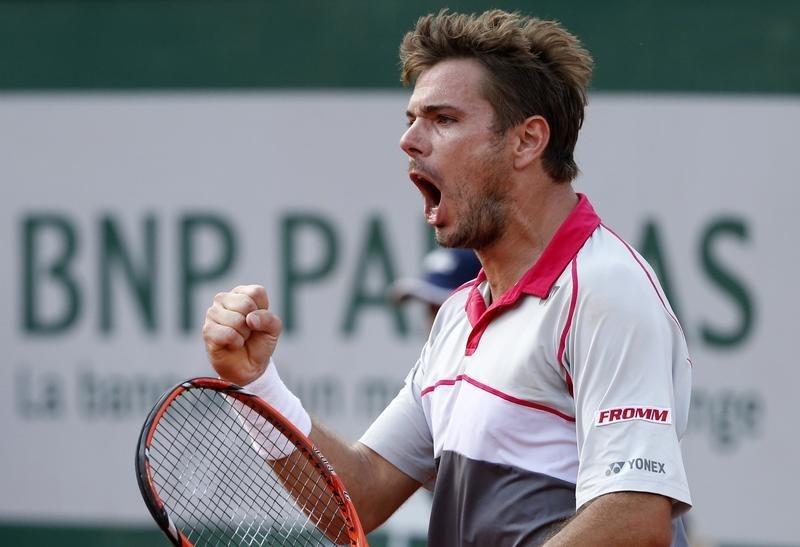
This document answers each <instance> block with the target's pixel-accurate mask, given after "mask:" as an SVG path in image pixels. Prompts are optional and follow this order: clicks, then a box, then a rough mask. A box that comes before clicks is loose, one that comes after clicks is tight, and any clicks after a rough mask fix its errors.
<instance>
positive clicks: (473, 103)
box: [400, 59, 512, 250]
mask: <svg viewBox="0 0 800 547" xmlns="http://www.w3.org/2000/svg"><path fill="white" fill-rule="evenodd" d="M484 70H485V69H484V68H483V67H482V66H481V65H480V64H479V63H478V61H475V60H473V59H452V60H447V61H442V62H440V63H437V64H436V65H434V66H432V67H431V68H429V69H427V70H425V71H424V72H423V73H422V74H421V75H420V77H419V78H418V79H417V83H416V85H415V87H414V92H413V94H412V95H411V99H410V101H409V103H408V111H407V115H408V122H409V127H408V130H407V131H406V132H405V133H404V134H403V136H402V138H401V139H400V147H401V148H402V149H403V150H404V151H405V152H406V154H408V156H409V158H410V160H409V176H410V178H411V180H412V181H413V182H414V184H416V185H417V187H418V188H419V190H420V192H421V193H422V196H423V198H424V201H425V220H426V221H427V222H428V223H429V224H430V225H432V226H434V227H435V229H436V239H437V241H438V242H439V243H440V244H441V245H443V246H445V247H472V248H474V249H477V250H480V249H482V248H485V247H487V246H489V245H491V244H492V243H494V242H495V241H496V240H497V239H498V238H499V237H500V236H501V235H502V233H503V231H504V229H505V225H506V215H507V209H508V206H509V205H508V200H507V197H506V192H505V188H506V184H507V183H508V181H509V178H510V176H511V172H512V159H511V156H510V153H509V147H508V145H507V143H506V136H505V135H498V134H497V133H496V132H495V131H494V130H493V129H492V127H493V122H494V110H493V108H492V106H491V104H489V102H488V101H487V100H486V99H485V98H484V97H483V96H482V95H481V83H482V80H483V78H484V75H485V71H484Z"/></svg>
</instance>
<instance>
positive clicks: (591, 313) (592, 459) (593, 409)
mask: <svg viewBox="0 0 800 547" xmlns="http://www.w3.org/2000/svg"><path fill="white" fill-rule="evenodd" d="M637 262H638V261H637ZM577 269H578V272H579V274H578V275H577V277H574V278H573V279H574V283H579V284H580V285H579V286H578V287H577V288H576V290H575V291H574V292H573V294H575V295H576V297H575V299H576V301H575V311H574V318H573V325H572V327H571V329H570V333H569V338H568V345H567V351H566V358H567V361H568V367H569V369H570V372H571V374H572V380H573V383H574V397H575V409H576V430H577V436H578V454H579V471H578V478H577V485H576V503H577V507H578V508H580V507H581V506H582V505H584V504H586V503H587V502H589V501H591V500H592V499H594V498H596V497H598V496H601V495H603V494H607V493H610V492H620V491H637V492H650V493H654V494H660V495H663V496H666V497H668V498H670V499H672V500H673V514H675V515H678V514H681V513H682V512H684V511H686V510H687V509H688V508H689V507H690V506H691V503H692V502H691V497H690V494H689V487H688V482H687V479H686V473H685V470H684V466H683V459H682V456H681V449H680V439H681V437H682V436H683V433H684V432H685V429H686V422H687V418H688V411H689V399H690V395H691V361H690V360H689V355H688V350H687V348H686V342H685V339H684V335H683V331H682V330H681V327H680V325H679V323H678V321H677V319H676V318H675V316H674V314H673V312H672V310H671V308H670V306H669V303H668V302H667V300H666V297H665V296H664V294H663V292H662V290H661V287H660V286H659V284H658V281H657V279H656V277H655V275H654V274H653V273H652V270H650V269H649V268H647V266H646V265H645V263H644V262H643V261H641V262H640V263H638V264H635V265H634V266H633V267H622V268H611V269H610V271H609V270H608V269H607V270H604V271H602V272H592V271H587V272H584V273H580V263H578V265H577ZM588 269H589V270H591V268H588Z"/></svg>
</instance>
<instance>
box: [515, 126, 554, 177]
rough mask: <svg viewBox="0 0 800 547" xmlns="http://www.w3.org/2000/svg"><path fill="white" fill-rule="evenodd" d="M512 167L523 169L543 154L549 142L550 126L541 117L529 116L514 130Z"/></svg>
mask: <svg viewBox="0 0 800 547" xmlns="http://www.w3.org/2000/svg"><path fill="white" fill-rule="evenodd" d="M514 132H515V134H516V137H517V138H516V141H515V146H514V167H515V168H517V169H524V168H526V167H528V166H529V165H530V164H531V163H533V162H534V161H536V160H538V159H539V158H541V157H542V154H544V151H545V149H546V148H547V143H549V142H550V125H549V124H548V123H547V120H545V119H544V118H543V117H541V116H531V117H529V118H526V119H525V120H524V121H523V122H522V123H520V124H519V125H518V126H517V127H515V128H514Z"/></svg>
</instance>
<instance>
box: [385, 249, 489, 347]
mask: <svg viewBox="0 0 800 547" xmlns="http://www.w3.org/2000/svg"><path fill="white" fill-rule="evenodd" d="M480 269H481V263H480V261H479V260H478V257H477V256H476V255H475V251H473V250H472V249H447V248H444V247H440V248H438V249H434V250H432V251H430V252H429V253H428V254H426V255H425V258H423V259H422V271H421V273H420V275H419V277H401V278H400V279H397V280H396V281H395V282H394V283H393V284H392V285H391V286H390V287H389V298H390V299H391V300H392V301H393V302H394V303H396V304H405V303H408V302H421V303H422V304H424V305H425V309H426V316H427V319H428V323H427V324H426V327H427V329H430V326H431V325H433V320H434V318H435V317H436V313H437V312H438V311H439V308H440V307H441V305H442V304H443V303H444V301H445V300H447V298H448V297H449V296H450V295H451V294H453V291H455V290H456V289H458V288H459V287H461V286H462V285H464V284H465V283H467V282H469V281H472V280H473V279H475V278H476V277H477V276H478V272H479V271H480ZM426 334H427V330H426Z"/></svg>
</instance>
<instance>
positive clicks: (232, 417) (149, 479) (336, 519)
mask: <svg viewBox="0 0 800 547" xmlns="http://www.w3.org/2000/svg"><path fill="white" fill-rule="evenodd" d="M136 477H137V480H138V482H139V489H140V490H141V492H142V497H143V498H144V501H145V503H146V504H147V507H148V509H149V510H150V513H151V514H152V515H153V518H154V519H155V521H156V522H157V523H158V525H159V527H160V528H161V529H162V530H163V531H164V533H165V534H166V535H167V537H169V539H170V541H172V543H173V544H175V545H178V546H182V547H191V546H197V547H201V546H207V545H209V546H210V545H260V546H263V545H267V546H278V545H281V546H286V545H288V546H294V545H304V546H315V545H327V546H330V545H351V546H359V547H361V546H365V547H366V546H367V541H366V539H365V537H364V532H363V530H362V528H361V524H360V522H359V520H358V516H357V515H356V511H355V507H354V506H353V503H352V501H351V500H350V496H349V495H348V494H347V491H346V490H345V488H344V485H343V484H342V482H341V480H340V479H339V477H338V476H337V475H336V473H335V472H334V470H333V467H331V465H330V464H329V463H328V461H327V460H326V459H325V457H324V456H323V455H322V454H321V453H320V452H319V451H318V450H317V449H316V448H315V447H314V445H313V444H312V443H311V441H310V440H309V439H308V437H306V436H305V435H303V433H302V432H301V431H300V430H298V429H297V428H296V427H295V426H294V425H293V424H291V423H290V422H289V421H288V420H286V418H284V417H283V416H282V415H281V414H280V413H278V411H276V410H275V409H274V408H272V407H271V406H270V405H269V404H268V403H266V402H265V401H264V400H262V399H260V398H259V397H257V396H255V395H253V394H251V393H249V392H247V391H246V390H244V389H242V388H241V387H239V386H237V385H235V384H231V383H230V382H226V381H223V380H218V379H215V378H195V379H192V380H188V381H186V382H183V383H181V384H179V385H177V386H175V387H174V388H172V389H171V390H170V391H168V392H167V393H165V394H164V395H163V396H162V397H161V399H160V400H159V401H158V403H156V405H155V407H153V410H151V411H150V414H149V415H148V417H147V420H145V423H144V426H143V427H142V432H141V434H140V435H139V443H138V447H137V451H136Z"/></svg>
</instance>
